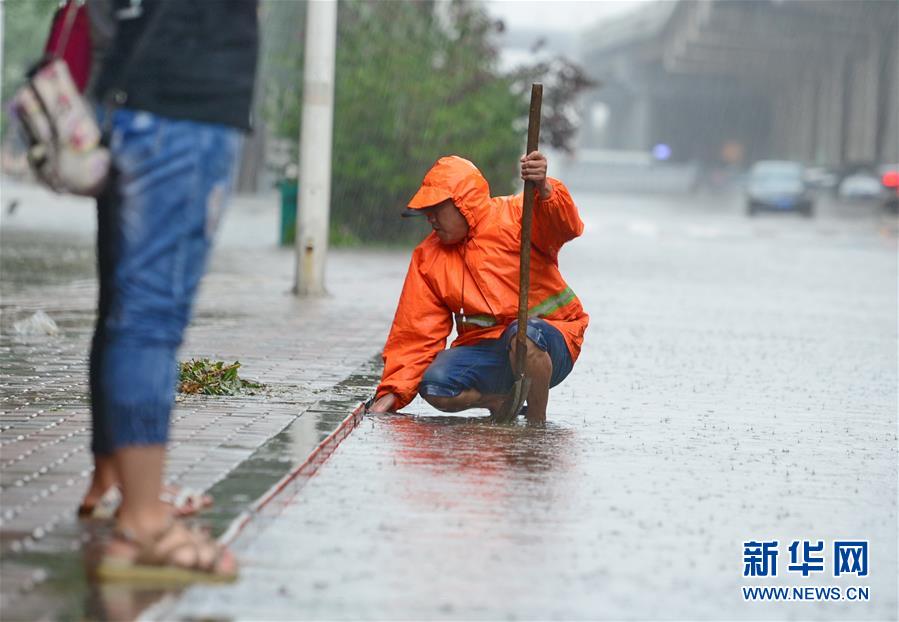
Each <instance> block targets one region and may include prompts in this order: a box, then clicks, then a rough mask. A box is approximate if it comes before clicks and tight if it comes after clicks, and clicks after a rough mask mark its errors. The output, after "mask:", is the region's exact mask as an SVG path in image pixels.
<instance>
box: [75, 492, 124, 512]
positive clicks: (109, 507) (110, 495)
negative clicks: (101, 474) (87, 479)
mask: <svg viewBox="0 0 899 622" xmlns="http://www.w3.org/2000/svg"><path fill="white" fill-rule="evenodd" d="M121 503H122V492H121V491H120V490H119V487H118V486H112V487H110V488H109V489H108V490H107V491H106V492H104V493H103V496H102V497H100V500H99V501H97V502H96V503H94V504H93V505H87V504H84V503H82V504H81V505H79V506H78V518H83V519H88V520H110V519H112V518H114V517H115V515H116V512H117V511H118V509H119V505H120V504H121Z"/></svg>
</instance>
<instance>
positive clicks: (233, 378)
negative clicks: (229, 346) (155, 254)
mask: <svg viewBox="0 0 899 622" xmlns="http://www.w3.org/2000/svg"><path fill="white" fill-rule="evenodd" d="M238 369H240V362H239V361H234V362H233V363H231V364H230V365H229V364H227V363H225V362H224V361H210V360H209V359H205V358H204V359H191V360H189V361H184V362H182V363H181V364H180V374H179V383H178V391H179V392H180V393H191V394H202V395H237V394H238V393H241V392H247V393H249V394H250V395H254V394H255V389H262V388H263V387H264V386H265V385H262V384H259V383H258V382H253V381H251V380H243V379H242V378H240V377H239V376H238V375H237V370H238Z"/></svg>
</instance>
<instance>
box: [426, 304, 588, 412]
mask: <svg viewBox="0 0 899 622" xmlns="http://www.w3.org/2000/svg"><path fill="white" fill-rule="evenodd" d="M527 330H528V332H527V335H528V337H529V338H530V340H531V341H533V342H534V343H535V344H537V347H538V348H540V349H541V350H543V351H544V352H548V353H549V357H550V360H551V361H552V365H553V371H552V376H551V378H550V383H549V386H551V387H554V386H556V385H557V384H559V383H560V382H562V381H563V380H564V379H565V377H566V376H568V374H569V373H571V368H572V367H573V366H574V363H573V362H572V360H571V353H570V352H569V351H568V345H567V344H566V343H565V338H564V337H563V336H562V333H560V332H559V330H558V329H557V328H555V327H554V326H552V325H551V324H549V323H548V322H546V321H544V320H541V319H539V318H531V319H529V320H528V329H527ZM516 334H518V322H517V321H515V322H512V324H510V325H509V327H508V328H506V330H505V331H504V332H503V334H502V336H501V337H500V338H499V339H485V340H484V341H479V342H478V343H475V344H473V345H470V346H456V347H455V348H450V349H448V350H444V351H443V352H441V353H440V354H438V355H437V357H436V358H435V359H434V361H433V362H432V363H431V365H430V366H429V367H428V368H427V370H425V374H424V376H423V377H422V380H421V383H420V384H419V386H418V392H419V394H421V395H422V396H423V397H424V396H433V397H456V396H457V395H459V394H460V393H461V392H462V391H464V390H465V389H476V390H477V391H478V392H479V393H481V394H482V395H500V394H504V393H508V392H509V391H510V390H511V389H512V385H513V384H514V382H515V378H514V375H513V373H512V364H511V362H510V361H509V350H510V348H511V345H512V339H513V338H514V337H515V335H516Z"/></svg>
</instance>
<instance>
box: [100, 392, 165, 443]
mask: <svg viewBox="0 0 899 622" xmlns="http://www.w3.org/2000/svg"><path fill="white" fill-rule="evenodd" d="M109 410H110V415H111V416H109V417H107V418H106V421H108V422H110V423H111V424H112V428H111V429H110V430H109V434H108V435H109V438H110V439H111V445H112V451H117V450H119V449H122V448H124V447H132V446H135V445H138V446H146V445H165V444H166V443H167V442H168V440H169V415H170V413H171V410H172V405H171V403H165V404H155V405H149V404H118V405H110V406H109ZM112 413H115V414H114V415H112Z"/></svg>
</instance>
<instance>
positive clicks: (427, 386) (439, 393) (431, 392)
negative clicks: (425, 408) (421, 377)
mask: <svg viewBox="0 0 899 622" xmlns="http://www.w3.org/2000/svg"><path fill="white" fill-rule="evenodd" d="M460 393H462V389H461V388H458V387H447V386H444V385H441V384H437V383H434V382H422V383H421V384H420V385H418V394H419V395H421V396H422V397H425V396H427V397H456V396H458V395H459V394H460Z"/></svg>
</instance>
